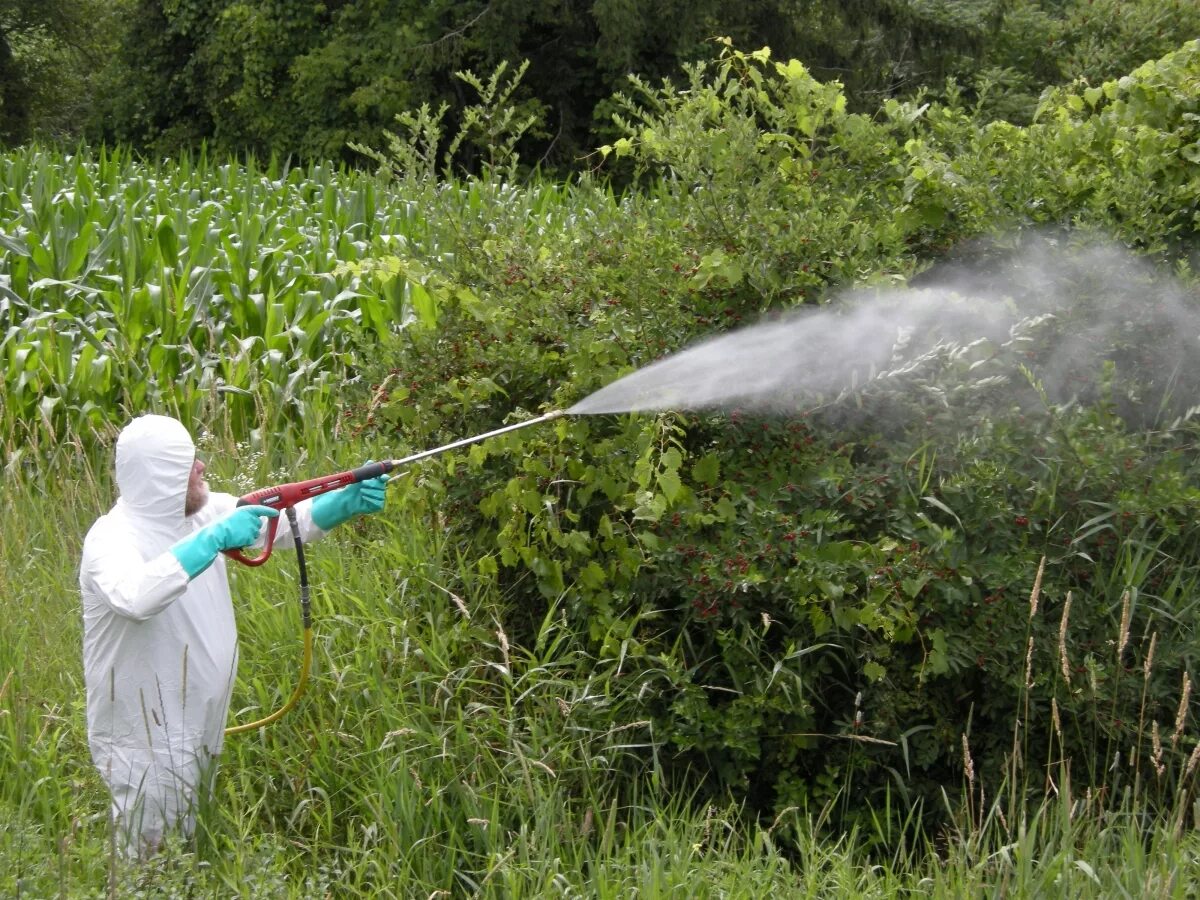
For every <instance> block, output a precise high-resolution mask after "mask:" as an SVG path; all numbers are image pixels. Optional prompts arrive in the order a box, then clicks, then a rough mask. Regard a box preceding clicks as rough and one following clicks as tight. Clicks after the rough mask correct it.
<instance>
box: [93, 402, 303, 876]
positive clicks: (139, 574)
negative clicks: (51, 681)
mask: <svg viewBox="0 0 1200 900" xmlns="http://www.w3.org/2000/svg"><path fill="white" fill-rule="evenodd" d="M195 452H196V451H195V446H194V445H193V443H192V439H191V436H190V435H189V434H188V432H187V430H186V429H185V428H184V427H183V425H182V424H180V423H179V422H177V421H176V420H175V419H172V418H168V417H166V416H156V415H146V416H141V417H139V418H137V419H135V420H133V421H132V422H131V423H130V424H129V425H128V426H126V428H125V429H124V430H123V431H122V432H121V435H120V437H119V438H118V440H117V451H116V479H117V487H118V489H119V491H120V496H119V498H118V500H117V503H116V505H115V506H114V507H113V508H112V509H111V510H110V511H109V512H108V513H107V514H106V515H104V516H102V517H100V519H98V520H97V521H96V523H95V524H94V525H93V526H92V528H91V529H90V530H89V531H88V534H87V537H86V539H85V540H84V545H83V559H82V563H81V567H80V573H79V584H80V590H81V592H82V595H83V668H84V680H85V682H86V685H87V722H88V743H89V745H90V747H91V752H92V759H93V761H94V762H95V764H96V766H97V768H98V769H99V770H100V774H101V776H102V777H103V778H104V780H105V782H107V784H108V786H109V789H110V790H111V792H112V811H113V816H114V819H115V823H116V826H117V828H118V844H119V845H120V846H121V848H122V850H123V852H124V853H125V854H126V855H137V854H139V853H142V852H145V851H147V850H153V849H154V848H156V847H157V846H158V845H159V844H160V843H161V841H162V839H163V836H164V834H165V833H166V832H167V831H168V830H169V829H171V828H172V827H174V826H176V825H179V826H180V827H181V829H182V831H183V833H184V834H185V835H190V834H191V832H192V829H193V827H194V824H195V819H194V816H195V812H196V805H197V803H198V802H199V801H200V800H201V799H203V798H204V797H206V796H207V794H208V792H209V791H210V790H211V786H212V780H211V779H212V776H213V775H214V774H215V770H216V764H215V763H216V756H217V754H219V753H220V751H221V745H222V741H223V738H224V730H225V724H226V717H227V715H228V710H229V701H230V694H231V691H232V689H233V682H234V676H235V674H236V671H237V628H236V625H235V623H234V615H233V601H232V598H231V597H230V594H229V583H228V578H227V576H226V562H225V557H224V555H222V554H218V555H217V558H216V561H215V562H213V564H212V565H211V566H209V567H208V568H207V569H205V570H204V571H203V572H201V573H200V574H199V575H198V576H197V577H196V578H195V579H194V580H192V581H190V582H189V581H188V576H187V573H186V572H185V571H184V569H183V567H182V566H181V565H180V563H179V561H178V560H177V559H176V558H175V555H174V554H172V553H171V552H170V547H171V546H172V545H173V544H175V543H177V542H178V541H180V540H181V539H183V538H186V537H188V536H189V535H191V534H193V533H195V532H196V531H197V530H199V529H200V528H202V527H204V526H205V525H208V524H210V523H211V522H214V521H216V520H218V519H220V518H222V517H223V516H225V515H227V514H228V513H230V512H232V511H233V510H234V509H235V507H236V505H237V498H236V497H234V496H233V495H231V494H222V493H217V492H210V494H209V499H208V503H207V504H206V505H205V506H204V507H203V508H202V509H201V510H200V511H199V512H197V513H195V514H194V515H192V516H190V517H186V518H185V516H184V501H185V498H186V495H187V487H188V479H189V476H190V474H191V470H192V465H193V461H194V459H195ZM310 506H311V501H309V502H306V503H303V504H300V505H299V506H297V508H296V513H297V519H298V521H299V525H300V532H301V538H302V539H303V540H304V541H305V542H308V541H309V540H314V539H316V538H319V537H321V536H322V535H324V533H325V532H323V531H322V530H321V529H319V528H318V527H317V526H316V525H315V524H313V522H312V516H311V513H310V510H309V507H310ZM281 519H282V514H281ZM291 544H292V537H291V530H290V528H289V527H288V524H287V522H285V521H281V522H280V525H279V530H278V538H277V539H276V546H280V547H286V546H291ZM139 838H140V839H139Z"/></svg>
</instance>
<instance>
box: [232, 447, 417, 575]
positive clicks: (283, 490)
mask: <svg viewBox="0 0 1200 900" xmlns="http://www.w3.org/2000/svg"><path fill="white" fill-rule="evenodd" d="M396 462H397V461H396V460H385V461H384V462H375V463H367V464H366V465H364V466H359V467H358V468H357V469H351V470H350V471H348V472H339V473H338V474H336V475H326V476H325V477H324V478H311V479H309V480H308V481H293V482H291V483H290V484H277V485H275V486H274V487H266V488H259V489H258V490H257V491H251V492H250V493H249V494H246V495H245V496H243V497H240V498H239V499H238V502H237V505H238V506H269V507H271V508H272V509H278V510H280V511H283V510H285V509H287V508H288V507H290V506H295V505H296V504H297V503H300V502H301V501H302V500H308V499H310V498H312V497H318V496H320V495H321V494H327V493H329V492H330V491H336V490H338V489H340V488H344V487H346V486H347V485H350V484H356V483H358V482H360V481H367V480H369V479H371V478H378V477H379V476H380V475H386V474H387V473H388V472H390V471H391V470H392V469H394V468H395V467H396ZM278 528H279V519H278V518H274V519H267V540H266V544H265V545H264V546H263V550H262V553H260V554H259V555H258V556H246V555H245V554H244V553H242V551H241V550H225V551H224V553H225V554H226V555H227V556H231V557H233V558H234V559H236V560H237V561H238V562H240V563H242V564H244V565H247V566H261V565H262V564H263V563H265V562H266V561H267V560H268V559H269V558H270V557H271V550H272V549H273V548H274V547H275V532H276V530H277V529H278Z"/></svg>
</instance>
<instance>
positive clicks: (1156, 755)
mask: <svg viewBox="0 0 1200 900" xmlns="http://www.w3.org/2000/svg"><path fill="white" fill-rule="evenodd" d="M1150 747H1151V753H1150V761H1151V762H1152V763H1154V771H1155V773H1156V774H1157V775H1158V777H1159V778H1161V777H1162V774H1163V772H1165V771H1166V770H1167V767H1166V766H1164V765H1163V761H1162V755H1163V748H1162V740H1161V739H1160V738H1159V736H1158V721H1157V720H1155V721H1154V722H1153V723H1152V724H1151V726H1150Z"/></svg>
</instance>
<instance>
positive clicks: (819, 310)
mask: <svg viewBox="0 0 1200 900" xmlns="http://www.w3.org/2000/svg"><path fill="white" fill-rule="evenodd" d="M1016 341H1024V342H1026V343H1027V344H1028V345H1029V348H1030V349H1029V350H1028V352H1025V353H1023V354H1022V355H1023V357H1025V358H1027V359H1028V365H1029V368H1030V370H1031V371H1032V372H1033V374H1034V375H1035V376H1036V377H1037V379H1038V380H1039V382H1040V383H1041V384H1042V386H1043V387H1044V389H1045V390H1046V392H1047V393H1048V394H1049V395H1050V396H1051V397H1052V398H1054V399H1056V400H1060V401H1061V400H1066V399H1069V398H1071V397H1072V396H1076V395H1079V394H1081V393H1086V392H1087V390H1088V389H1089V388H1091V387H1094V386H1095V384H1096V382H1097V381H1098V380H1099V378H1100V374H1101V371H1102V369H1103V364H1104V362H1105V361H1106V360H1107V361H1110V362H1112V363H1113V364H1115V365H1117V366H1118V367H1120V368H1122V370H1123V373H1124V372H1133V371H1134V370H1136V373H1137V378H1138V379H1139V383H1140V384H1141V385H1142V389H1143V390H1145V389H1146V388H1147V387H1148V388H1149V393H1152V394H1153V395H1154V396H1153V397H1149V396H1147V397H1145V398H1144V402H1147V403H1152V404H1161V403H1162V402H1163V399H1164V397H1166V396H1168V395H1170V394H1171V393H1172V392H1177V391H1179V390H1181V389H1184V388H1186V387H1187V385H1188V384H1197V383H1200V375H1197V376H1193V375H1191V370H1192V369H1200V298H1198V297H1197V295H1196V293H1195V291H1194V289H1189V288H1188V287H1186V286H1185V285H1184V284H1183V283H1182V282H1181V281H1179V280H1178V279H1176V278H1174V277H1172V276H1171V274H1170V273H1169V272H1166V271H1164V270H1163V268H1162V267H1160V266H1155V265H1153V264H1152V263H1150V262H1148V261H1146V260H1144V259H1140V258H1138V257H1136V256H1134V255H1133V254H1132V253H1131V252H1130V251H1129V250H1127V249H1125V248H1124V247H1121V246H1120V245H1118V244H1115V243H1113V242H1111V241H1103V240H1098V239H1095V238H1086V237H1084V236H1081V235H1077V234H1071V233H1057V234H1047V233H1039V234H1035V235H1032V236H1020V237H1012V238H1009V239H1008V240H1007V242H1006V243H1003V244H1002V243H1001V242H999V241H995V242H990V243H987V244H982V243H980V244H974V245H971V246H970V247H969V248H967V249H966V250H965V251H964V252H963V253H962V254H961V256H960V258H959V259H958V260H956V261H954V262H950V263H946V264H944V265H941V266H937V267H935V268H934V269H931V270H930V271H928V272H926V273H923V274H922V275H921V276H919V277H918V278H916V279H914V280H913V282H912V283H911V284H910V285H909V286H907V287H903V288H888V289H870V290H866V289H860V290H856V291H850V292H847V293H845V294H842V295H840V296H838V297H836V298H835V299H834V300H833V301H832V302H830V303H829V304H827V305H825V306H821V307H815V308H814V307H807V308H801V309H797V310H793V311H790V312H788V313H786V314H784V315H781V316H778V317H775V318H769V319H766V320H764V321H761V322H759V323H758V324H755V325H751V326H749V327H746V328H742V329H739V330H736V331H732V332H728V333H725V334H722V335H719V336H716V337H713V338H710V339H707V340H704V341H701V342H700V343H697V344H695V345H693V346H691V347H689V348H686V349H684V350H683V351H681V352H679V353H676V354H674V355H671V356H668V357H665V358H663V359H660V360H658V361H657V362H654V363H651V364H650V365H648V366H646V367H644V368H642V369H639V370H638V371H636V372H633V373H632V374H630V375H628V376H626V377H624V378H621V379H619V380H618V381H616V382H613V383H612V384H610V385H608V386H607V387H604V388H602V389H601V390H599V391H597V392H595V393H594V394H592V395H591V396H589V397H586V398H585V399H583V400H582V401H580V402H579V403H577V404H576V405H575V406H573V407H571V409H570V410H569V411H570V412H571V413H573V414H595V413H617V412H632V411H652V410H717V409H731V408H738V409H742V410H745V411H750V412H761V413H776V414H787V413H797V412H802V411H804V410H807V409H811V408H813V407H815V406H817V405H820V404H821V403H823V402H828V401H829V400H830V399H832V398H834V397H837V396H840V395H844V394H846V393H847V392H851V393H852V392H854V391H856V390H859V389H862V388H864V387H866V386H868V385H878V384H880V383H881V381H884V380H891V379H893V378H894V376H896V375H898V374H907V373H911V372H912V371H913V370H914V369H915V368H917V367H919V366H920V365H921V364H922V362H923V361H927V360H929V359H930V358H931V355H936V353H937V352H938V351H939V349H940V350H943V351H944V350H946V349H947V348H962V347H967V346H974V347H977V348H978V347H980V346H982V347H984V348H985V349H984V350H983V351H977V352H984V353H986V352H987V350H986V348H987V347H999V346H1002V345H1007V346H1009V347H1011V346H1012V345H1013V343H1014V342H1016ZM1035 350H1036V352H1035ZM1183 399H1184V401H1185V402H1189V401H1190V398H1186V397H1185V398H1183ZM1192 402H1200V401H1192Z"/></svg>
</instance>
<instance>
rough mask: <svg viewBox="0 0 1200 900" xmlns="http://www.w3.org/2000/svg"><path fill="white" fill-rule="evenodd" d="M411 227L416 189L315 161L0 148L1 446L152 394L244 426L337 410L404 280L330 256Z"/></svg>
mask: <svg viewBox="0 0 1200 900" xmlns="http://www.w3.org/2000/svg"><path fill="white" fill-rule="evenodd" d="M424 228H425V223H424V221H423V220H422V217H421V214H420V212H419V210H418V209H417V204H415V203H410V202H405V201H404V200H403V199H401V198H399V197H398V196H395V195H394V194H389V193H387V192H386V190H385V189H384V188H382V187H381V186H380V185H379V183H378V182H377V181H376V180H375V179H374V178H372V177H371V176H369V175H366V174H361V173H354V172H350V171H347V170H341V171H336V170H334V169H332V168H330V167H328V166H322V165H311V166H307V167H305V168H289V167H288V166H286V165H278V164H270V165H266V166H259V165H257V164H255V163H254V162H249V163H246V164H244V165H234V164H214V163H212V162H210V161H209V160H207V159H206V158H205V157H204V156H203V155H201V156H199V157H198V158H194V159H184V160H182V161H179V162H174V161H172V162H171V163H169V164H166V163H164V164H160V165H154V164H148V163H144V162H140V161H138V160H136V159H135V158H133V157H131V156H130V155H128V154H126V153H123V152H120V151H115V152H98V153H96V154H79V155H74V156H72V155H64V154H56V153H53V152H48V151H42V150H29V151H17V152H14V153H11V154H8V155H5V156H3V157H0V358H3V360H4V363H5V366H4V400H3V404H2V405H0V440H2V441H3V443H4V445H5V449H6V451H7V457H8V459H9V461H10V462H11V461H12V460H13V458H14V457H16V456H20V455H22V454H23V453H44V452H45V449H46V447H47V445H52V444H53V442H56V441H62V440H71V439H74V438H78V437H81V436H86V435H91V434H95V433H97V432H99V433H104V432H106V431H109V430H111V428H112V427H113V426H119V425H120V424H121V423H122V422H123V420H124V419H125V418H126V417H127V416H128V415H129V414H131V413H134V412H140V411H145V410H152V409H153V410H159V411H166V412H171V413H173V414H175V415H178V416H179V417H180V418H181V419H182V420H183V421H185V422H187V423H192V422H195V421H197V420H199V419H205V420H208V421H213V420H222V417H225V418H224V420H225V421H230V422H232V423H235V425H236V426H237V427H238V429H239V430H242V431H252V430H253V429H254V428H255V427H260V428H261V427H278V426H280V425H282V424H284V423H285V422H286V421H287V420H289V419H291V418H295V417H298V416H300V415H301V414H303V415H304V416H305V417H306V419H307V420H308V421H310V422H311V421H313V418H314V417H316V419H317V420H321V419H327V418H328V417H330V416H333V415H335V410H333V409H332V408H331V406H332V404H333V403H334V402H335V401H334V399H333V393H332V391H331V388H332V387H333V386H335V385H336V384H337V383H338V382H340V381H341V380H342V379H344V378H346V377H347V375H348V365H347V364H348V360H349V356H348V352H349V350H350V347H351V344H352V343H353V341H354V340H355V339H356V338H357V337H358V336H359V335H361V334H363V333H367V334H370V333H373V332H379V331H381V330H385V329H388V328H391V327H398V326H401V325H402V324H403V323H404V321H405V319H406V317H408V316H410V315H411V314H412V312H411V310H408V309H407V308H406V304H407V302H408V301H407V300H406V297H410V296H411V287H410V286H408V285H406V284H404V283H402V282H401V281H400V280H397V279H393V280H391V281H389V282H387V283H386V284H381V285H380V286H378V287H372V286H371V285H368V284H364V283H362V281H363V280H362V279H359V278H358V277H357V276H356V275H354V274H353V273H352V272H348V271H344V270H339V264H344V263H347V262H353V261H355V260H359V259H361V258H363V257H364V256H366V255H367V254H369V253H370V252H372V251H373V250H377V249H380V248H388V247H395V246H396V244H397V243H401V244H402V243H403V242H405V241H409V240H413V239H414V238H416V239H423V238H421V234H422V232H423V230H424ZM426 243H427V242H426Z"/></svg>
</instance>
